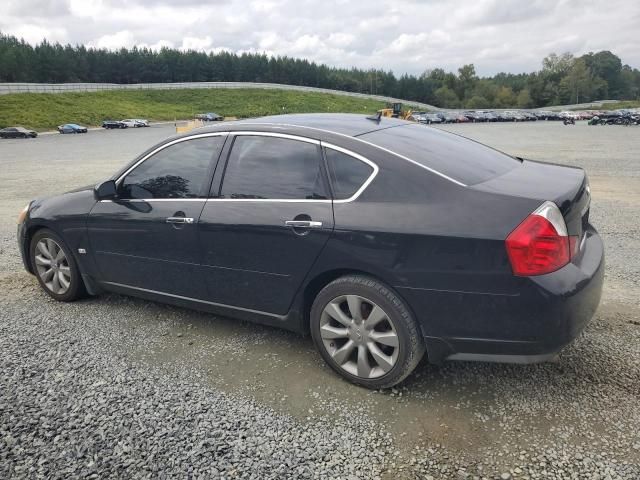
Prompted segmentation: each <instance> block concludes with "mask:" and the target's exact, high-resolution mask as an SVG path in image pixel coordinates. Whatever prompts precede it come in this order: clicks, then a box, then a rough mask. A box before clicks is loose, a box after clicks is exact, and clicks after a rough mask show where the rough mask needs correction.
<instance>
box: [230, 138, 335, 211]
mask: <svg viewBox="0 0 640 480" xmlns="http://www.w3.org/2000/svg"><path fill="white" fill-rule="evenodd" d="M320 160H321V156H320V150H319V147H318V146H317V145H315V144H313V143H308V142H303V141H299V140H291V139H287V138H279V137H267V136H257V135H256V136H253V135H239V136H237V137H236V139H235V142H234V144H233V149H232V150H231V154H230V155H229V161H228V162H227V168H226V171H225V174H224V180H223V182H222V189H221V192H220V195H221V196H222V197H224V198H256V199H262V198H265V199H326V198H327V193H326V189H325V186H324V182H323V179H322V178H323V177H322V170H321V168H320V165H321V161H320Z"/></svg>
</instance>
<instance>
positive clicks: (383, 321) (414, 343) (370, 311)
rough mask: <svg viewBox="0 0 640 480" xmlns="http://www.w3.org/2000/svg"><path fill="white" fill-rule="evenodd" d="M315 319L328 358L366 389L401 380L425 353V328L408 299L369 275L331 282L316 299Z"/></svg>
mask: <svg viewBox="0 0 640 480" xmlns="http://www.w3.org/2000/svg"><path fill="white" fill-rule="evenodd" d="M310 320H311V336H312V337H313V341H314V343H315V345H316V348H317V349H318V350H319V352H320V354H321V355H322V357H323V358H324V360H325V361H326V362H327V363H328V364H329V365H330V366H331V368H333V369H334V370H335V371H336V372H338V373H339V374H340V375H342V376H343V377H345V378H346V379H347V380H349V381H351V382H353V383H356V384H358V385H362V386H364V387H367V388H376V389H377V388H389V387H392V386H393V385H396V384H397V383H399V382H401V381H402V380H404V379H405V378H406V377H407V375H409V374H410V373H411V372H412V371H413V369H414V368H415V367H416V365H418V362H419V361H420V359H421V358H422V356H423V355H424V352H425V346H424V339H423V336H422V333H421V332H420V329H419V327H418V325H417V324H416V322H415V320H414V319H413V317H412V315H411V313H410V312H409V309H408V308H407V307H406V305H405V304H404V302H403V301H402V300H401V299H400V298H399V297H398V296H397V295H396V294H395V293H394V292H393V291H392V290H391V289H390V288H389V287H387V286H386V285H384V284H382V283H381V282H379V281H377V280H374V279H372V278H368V277H365V276H360V275H352V276H345V277H341V278H338V279H337V280H334V281H333V282H331V283H329V284H328V285H327V286H326V287H325V288H323V289H322V291H320V293H319V294H318V295H317V297H316V299H315V301H314V302H313V306H312V307H311V319H310Z"/></svg>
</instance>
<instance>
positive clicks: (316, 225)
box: [284, 220, 322, 228]
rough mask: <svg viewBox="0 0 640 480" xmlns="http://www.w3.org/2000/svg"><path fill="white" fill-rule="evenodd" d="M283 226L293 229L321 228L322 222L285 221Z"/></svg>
mask: <svg viewBox="0 0 640 480" xmlns="http://www.w3.org/2000/svg"><path fill="white" fill-rule="evenodd" d="M284 224H285V225H286V226H287V227H293V228H322V222H314V221H312V220H287V221H286V222H284Z"/></svg>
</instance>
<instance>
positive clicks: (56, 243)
mask: <svg viewBox="0 0 640 480" xmlns="http://www.w3.org/2000/svg"><path fill="white" fill-rule="evenodd" d="M29 252H30V258H31V265H32V267H33V272H34V274H35V276H36V278H37V279H38V283H39V284H40V287H42V289H43V290H44V291H45V292H46V293H47V295H49V296H50V297H51V298H54V299H55V300H58V301H60V302H72V301H74V300H77V299H79V298H82V297H84V296H85V295H86V290H85V287H84V283H83V281H82V277H81V275H80V271H79V270H78V265H77V264H76V261H75V259H74V257H73V255H72V254H71V251H70V250H69V248H68V247H67V245H66V244H65V243H64V241H63V240H62V238H60V237H59V236H58V235H57V234H56V233H54V232H53V231H51V230H49V229H46V228H43V229H42V230H38V231H37V232H36V233H35V235H34V236H33V238H32V239H31V244H30V247H29Z"/></svg>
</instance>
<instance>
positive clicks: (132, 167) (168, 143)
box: [116, 132, 229, 200]
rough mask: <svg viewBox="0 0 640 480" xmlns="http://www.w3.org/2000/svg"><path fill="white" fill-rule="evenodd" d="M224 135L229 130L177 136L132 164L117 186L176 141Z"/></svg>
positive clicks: (117, 182)
mask: <svg viewBox="0 0 640 480" xmlns="http://www.w3.org/2000/svg"><path fill="white" fill-rule="evenodd" d="M222 135H224V136H227V135H229V132H212V133H200V134H197V135H190V136H188V137H181V138H176V139H175V140H172V141H171V142H167V143H164V144H162V145H160V146H159V147H158V148H155V149H153V150H152V151H151V152H149V153H147V154H146V155H145V156H144V157H142V158H141V159H140V160H138V161H137V162H136V163H134V164H133V165H131V166H130V167H129V168H128V169H127V170H125V171H124V173H122V174H121V175H120V176H119V177H118V178H117V179H116V188H118V187H119V186H120V182H122V180H124V177H126V176H127V175H129V173H131V171H132V170H134V169H135V168H138V166H139V165H141V164H142V163H143V162H144V161H146V160H148V159H149V158H151V157H152V156H153V155H155V154H156V153H158V152H161V151H162V150H164V149H165V148H168V147H170V146H172V145H175V144H176V143H181V142H187V141H189V140H194V139H196V138H205V137H219V136H222ZM138 200H146V199H142V198H141V199H138ZM148 200H178V199H173V198H162V199H161V198H150V199H148ZM183 200H184V199H183Z"/></svg>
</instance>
